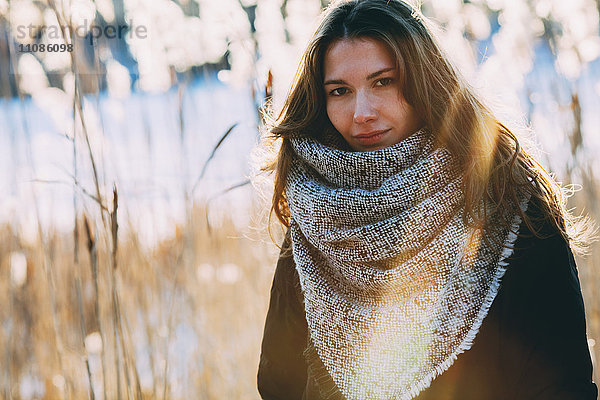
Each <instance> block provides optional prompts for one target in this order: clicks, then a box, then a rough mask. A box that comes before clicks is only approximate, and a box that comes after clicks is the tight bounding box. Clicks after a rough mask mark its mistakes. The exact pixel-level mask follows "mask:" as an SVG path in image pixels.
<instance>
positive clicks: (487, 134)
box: [267, 0, 586, 251]
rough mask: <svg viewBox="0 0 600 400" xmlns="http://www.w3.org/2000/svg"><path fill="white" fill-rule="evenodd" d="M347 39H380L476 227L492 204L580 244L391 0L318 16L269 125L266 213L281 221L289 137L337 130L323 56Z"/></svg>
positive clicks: (408, 13)
mask: <svg viewBox="0 0 600 400" xmlns="http://www.w3.org/2000/svg"><path fill="white" fill-rule="evenodd" d="M354 38H371V39H375V40H379V41H381V42H383V43H384V44H385V45H386V46H387V47H388V49H389V50H390V51H391V53H392V54H393V56H394V57H395V59H396V64H397V65H396V66H397V68H398V70H399V73H400V77H401V81H402V82H401V83H402V88H403V95H404V98H405V99H406V100H407V102H408V103H409V104H410V105H411V106H412V107H413V108H414V110H415V111H416V112H417V113H418V115H420V117H421V118H422V120H423V121H424V122H425V125H426V126H427V127H428V128H429V129H430V130H431V132H433V133H434V135H435V141H436V144H437V145H438V146H444V147H446V148H447V149H448V150H449V151H450V152H451V153H452V154H453V155H454V156H455V157H456V158H457V160H458V161H459V163H460V165H461V167H462V170H463V171H464V181H463V182H464V183H463V190H464V196H465V200H464V201H465V210H466V212H465V218H467V219H468V220H471V221H474V223H475V224H477V225H478V226H484V225H485V223H486V221H487V220H488V218H489V215H486V211H485V210H488V209H489V208H488V206H489V205H492V206H493V207H492V209H493V210H495V213H497V214H498V216H499V217H500V220H501V221H504V222H503V223H506V226H507V227H510V225H511V224H512V216H513V215H515V214H519V215H520V216H521V218H522V219H523V221H524V222H525V223H526V224H527V226H528V227H529V229H530V230H531V231H532V232H533V233H534V234H535V235H537V236H540V235H541V232H540V227H541V226H542V222H543V221H544V220H546V221H550V223H551V224H552V225H553V226H554V228H556V230H558V231H559V232H560V233H561V235H562V236H563V237H564V238H565V239H566V240H568V241H569V242H571V246H572V247H573V248H574V250H580V251H583V249H584V246H585V235H586V233H585V229H583V228H581V223H583V222H584V221H583V220H581V219H577V218H574V217H573V216H572V215H571V214H570V213H569V212H568V211H567V209H566V198H565V195H564V190H563V188H562V187H561V186H560V185H559V184H558V183H557V182H556V180H555V179H554V178H553V177H552V176H551V175H550V174H549V173H548V172H547V171H545V170H544V168H543V167H542V166H541V165H540V164H539V163H538V162H537V161H536V160H535V159H534V158H533V157H531V156H530V155H529V154H528V153H527V152H526V151H524V150H523V149H522V148H521V146H520V144H519V141H518V140H517V137H516V136H515V135H514V134H513V132H511V130H510V129H508V128H507V127H506V126H505V125H504V124H502V123H501V122H499V121H498V119H497V118H496V117H495V116H494V115H493V113H492V112H491V111H490V109H489V108H488V107H486V106H485V105H484V104H483V103H482V102H481V101H480V100H479V99H478V97H477V96H476V94H475V93H474V91H473V89H472V88H471V87H470V86H469V85H468V84H467V82H466V81H465V79H464V78H463V77H461V76H460V74H459V73H458V72H457V71H456V69H455V68H454V67H453V66H452V64H451V63H450V62H449V60H448V58H447V57H446V56H445V55H444V53H443V52H442V50H441V49H440V47H439V46H438V44H437V43H436V41H435V39H434V37H433V34H432V33H431V30H430V29H428V27H427V22H426V20H425V18H424V17H423V16H422V15H421V14H420V13H419V12H418V11H417V10H415V9H413V8H412V7H411V6H409V5H408V4H406V3H404V2H403V1H400V0H343V1H340V2H337V3H336V4H334V5H332V6H330V7H329V8H328V9H327V10H326V12H325V13H324V14H323V19H322V21H321V23H320V25H319V27H318V29H317V31H316V33H315V35H314V36H313V38H312V40H311V41H310V43H309V44H308V47H307V49H306V51H305V52H304V55H303V57H302V61H301V63H300V66H299V69H298V71H297V73H296V78H295V81H294V84H293V87H292V90H291V92H290V94H289V95H288V97H287V99H286V101H285V104H284V106H283V109H282V111H281V113H280V114H279V116H278V118H277V119H276V121H275V123H274V124H273V125H272V126H271V127H270V129H269V132H270V134H271V135H270V138H271V139H275V140H279V139H281V147H280V149H279V153H278V156H277V159H276V161H275V162H274V163H273V164H271V165H270V166H269V167H268V168H267V169H270V170H275V172H276V174H275V189H274V193H273V201H272V208H271V214H272V213H274V214H275V215H276V216H277V218H278V219H279V221H280V222H281V223H282V224H284V225H285V226H288V227H289V223H290V211H289V208H288V205H287V201H286V193H285V187H286V181H287V176H288V171H289V168H290V162H291V159H292V157H293V151H292V149H291V146H290V143H289V138H291V137H295V136H312V137H316V138H317V139H319V138H323V137H324V136H326V135H332V134H333V135H335V134H339V133H337V132H336V131H335V129H334V128H333V126H332V124H331V122H330V121H329V118H328V117H327V112H326V105H325V93H324V89H323V59H324V56H325V52H326V51H327V49H328V47H329V46H330V45H331V44H332V43H333V42H334V41H336V40H340V39H354ZM526 195H529V196H530V197H531V201H534V202H536V203H537V204H538V205H539V207H540V208H541V211H542V215H543V218H540V219H539V220H536V221H533V220H532V218H531V217H530V216H528V215H526V214H525V213H524V212H523V211H522V210H521V208H520V206H519V200H518V199H521V198H523V196H526ZM482 204H483V206H482Z"/></svg>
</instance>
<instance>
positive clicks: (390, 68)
mask: <svg viewBox="0 0 600 400" xmlns="http://www.w3.org/2000/svg"><path fill="white" fill-rule="evenodd" d="M393 69H394V67H389V68H384V69H380V70H379V71H377V72H373V73H372V74H369V75H367V80H368V81H370V80H371V79H373V78H376V77H377V76H379V75H381V74H383V73H386V72H388V71H392V70H393Z"/></svg>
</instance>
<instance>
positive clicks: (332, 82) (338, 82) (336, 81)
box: [323, 67, 394, 86]
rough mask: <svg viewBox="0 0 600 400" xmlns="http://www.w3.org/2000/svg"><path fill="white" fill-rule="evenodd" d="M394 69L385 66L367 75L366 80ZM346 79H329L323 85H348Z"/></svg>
mask: <svg viewBox="0 0 600 400" xmlns="http://www.w3.org/2000/svg"><path fill="white" fill-rule="evenodd" d="M393 69H394V67H388V68H383V69H380V70H379V71H376V72H373V73H371V74H369V75H367V78H366V80H368V81H370V80H371V79H373V78H376V77H378V76H379V75H381V74H384V73H386V72H389V71H392V70H393ZM346 84H347V83H346V81H345V80H343V79H328V80H326V81H325V82H323V86H327V85H346Z"/></svg>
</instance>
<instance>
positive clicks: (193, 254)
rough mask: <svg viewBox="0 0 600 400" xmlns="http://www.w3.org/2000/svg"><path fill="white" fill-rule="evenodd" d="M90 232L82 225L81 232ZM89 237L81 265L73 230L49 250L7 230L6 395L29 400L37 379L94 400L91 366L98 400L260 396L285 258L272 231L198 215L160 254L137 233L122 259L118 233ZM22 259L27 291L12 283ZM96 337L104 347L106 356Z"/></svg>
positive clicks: (52, 390) (0, 243)
mask: <svg viewBox="0 0 600 400" xmlns="http://www.w3.org/2000/svg"><path fill="white" fill-rule="evenodd" d="M84 225H85V223H84V221H83V220H80V221H79V223H78V226H79V227H80V230H81V231H84V230H85V228H84ZM89 231H90V237H89V238H88V237H85V236H87V235H79V243H78V245H79V247H80V249H89V250H90V251H86V252H81V251H80V254H79V261H78V263H76V262H75V261H74V257H73V254H74V249H75V246H74V241H73V236H72V235H64V234H59V233H56V232H49V233H47V234H46V235H45V242H46V243H45V245H42V244H41V243H23V242H22V240H21V239H20V237H19V234H18V233H17V232H15V231H14V230H13V229H12V228H11V227H10V226H3V227H2V228H1V229H0V259H1V260H2V268H1V269H0V271H3V274H4V276H3V277H2V279H0V302H1V304H6V305H8V307H2V308H1V309H0V320H1V321H3V326H2V327H3V329H2V331H1V332H0V348H2V349H4V351H3V353H4V354H2V358H3V361H2V362H1V363H0V365H2V366H3V367H2V368H0V382H2V385H1V387H4V388H5V391H4V393H2V395H0V397H4V398H7V399H8V398H13V399H19V398H21V392H24V393H25V392H27V390H26V389H27V388H25V390H21V387H22V386H23V387H24V385H25V383H24V382H26V381H28V380H29V381H31V378H32V377H33V378H35V380H39V384H41V385H42V386H43V387H44V389H43V391H42V390H40V391H38V393H39V394H40V395H41V394H42V392H43V393H44V395H43V398H45V399H59V398H60V399H63V398H67V399H83V398H90V397H91V392H90V391H89V387H90V378H89V377H88V374H87V367H86V362H88V360H89V368H90V376H91V382H92V385H93V389H94V390H93V393H94V394H95V398H105V396H104V393H105V392H106V398H110V399H116V398H135V399H137V398H157V399H162V398H171V399H177V398H179V399H184V398H185V399H189V398H195V399H223V398H231V399H253V398H258V394H257V391H256V384H255V375H256V368H257V365H258V356H259V348H260V340H261V334H262V326H263V323H264V317H265V315H266V307H267V302H268V293H269V287H270V280H271V275H272V272H273V269H274V266H275V258H276V255H277V248H276V247H275V246H274V245H273V244H272V243H271V242H269V240H268V239H265V237H264V236H265V235H264V234H263V235H259V234H255V235H254V234H253V235H254V236H255V237H253V238H252V237H249V236H247V235H245V234H243V233H242V232H239V231H238V230H237V229H236V228H235V226H234V224H233V223H232V222H231V221H226V220H225V221H222V225H221V226H220V227H212V228H211V229H209V226H208V225H207V222H206V219H205V212H204V210H203V209H201V208H196V209H195V211H194V212H193V213H192V216H191V217H190V219H189V222H188V223H187V224H186V225H184V226H180V227H178V229H177V234H176V236H175V237H172V238H170V239H168V240H166V241H164V242H162V243H160V244H159V245H158V246H157V247H156V248H155V249H152V250H148V249H145V248H144V247H143V246H142V245H141V244H140V242H139V240H138V239H137V238H136V235H135V234H129V235H128V236H127V237H122V238H121V239H120V241H119V247H118V253H117V254H116V260H115V262H116V264H113V262H112V261H111V252H112V246H111V245H110V244H111V242H110V240H106V239H110V235H106V233H107V232H102V231H101V230H100V229H98V230H97V231H96V232H93V229H92V228H90V230H89ZM103 236H104V237H103ZM243 236H244V237H243ZM44 249H46V252H45V251H44ZM19 253H22V254H23V255H25V257H26V260H27V278H26V281H24V282H23V284H22V285H21V286H18V285H15V284H11V282H14V279H13V280H12V281H11V277H10V271H11V266H10V263H11V261H10V255H11V254H12V255H13V257H16V256H14V255H15V254H19ZM45 259H46V260H47V262H48V263H49V268H50V269H51V271H52V274H53V277H54V281H55V286H54V288H52V287H51V285H49V284H48V280H47V279H46V275H45V274H44V272H43V264H44V262H45ZM13 263H14V261H13ZM94 264H96V266H97V276H96V277H95V276H94V275H95V273H94V268H93V266H94ZM115 265H116V268H115ZM113 277H114V279H113ZM79 282H80V283H79ZM79 284H80V285H81V289H80V290H81V300H80V302H81V307H80V306H79V301H78V297H79V295H78V285H79ZM96 285H97V286H96ZM52 296H54V298H55V300H56V321H57V322H58V324H57V326H56V327H54V324H53V317H52V315H53V311H52V307H51V302H50V301H49V299H50V298H51V297H52ZM82 333H83V334H84V336H85V338H87V341H86V345H87V349H86V347H84V344H83V340H82ZM98 334H101V336H98ZM59 338H60V340H58V339H59ZM94 338H96V339H98V338H101V339H102V341H103V342H104V343H103V350H102V351H100V352H98V348H95V346H97V345H94V343H93V341H94V340H93V339H94ZM58 341H60V342H61V343H62V344H61V347H62V350H61V351H59V349H58V348H57V345H56V343H57V342H58ZM103 359H104V360H105V361H104V362H105V367H104V368H103V367H102V360H103ZM103 371H105V372H103ZM104 374H106V376H105V379H103V375H104ZM63 382H64V385H63ZM34 386H35V385H34ZM35 397H37V396H35Z"/></svg>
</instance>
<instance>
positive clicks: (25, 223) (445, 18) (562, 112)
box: [0, 0, 600, 399]
mask: <svg viewBox="0 0 600 400" xmlns="http://www.w3.org/2000/svg"><path fill="white" fill-rule="evenodd" d="M328 3H329V1H327V0H219V1H217V0H179V1H173V0H152V1H150V0H95V1H94V0H70V1H61V0H35V1H31V0H10V1H9V0H0V304H2V306H1V307H0V398H3V399H83V398H92V399H118V398H136V399H142V398H144V399H154V398H160V399H166V398H171V399H191V398H194V399H224V398H227V399H257V398H259V396H258V393H257V390H256V384H255V376H256V370H257V365H258V356H259V352H260V341H261V336H262V328H263V323H264V318H265V315H266V309H267V305H268V295H269V288H270V284H271V279H272V274H273V271H274V268H275V263H276V259H277V254H278V249H277V246H276V245H275V244H274V242H275V243H279V242H280V240H281V230H280V229H279V228H278V227H277V226H276V225H275V224H273V240H274V242H273V241H272V238H271V237H270V236H269V234H268V232H267V226H268V220H267V214H268V207H269V204H268V201H269V197H270V193H269V177H268V176H262V175H259V177H256V174H255V171H256V170H257V165H259V164H257V162H256V158H257V154H258V153H257V152H256V151H255V150H253V149H255V146H256V144H257V143H258V142H259V138H260V132H261V129H262V128H263V127H264V123H263V119H262V117H261V111H262V110H264V109H265V102H266V101H267V100H269V101H270V102H272V107H273V109H274V110H275V112H276V111H277V110H279V109H280V107H281V105H282V102H283V100H284V98H285V95H286V93H287V91H288V89H289V87H290V84H291V81H292V78H293V75H294V73H295V70H296V66H297V63H298V61H299V59H300V55H301V52H302V50H303V48H304V46H305V45H306V43H307V41H308V40H309V39H310V37H311V35H312V32H313V31H314V29H315V28H316V24H317V19H318V15H319V13H320V11H321V9H322V8H324V7H326V6H327V4H328ZM417 6H418V7H420V8H421V10H422V11H423V13H424V14H425V15H426V16H428V17H430V18H431V19H432V21H433V22H434V23H435V25H436V26H438V27H439V31H438V32H437V34H438V36H439V39H440V41H441V43H442V45H443V46H444V47H445V49H446V50H447V52H448V54H450V55H451V57H452V58H453V59H454V61H455V62H456V63H457V64H458V65H459V66H460V69H461V71H462V73H463V74H464V75H465V76H466V77H467V78H469V79H470V81H471V83H472V84H473V86H475V87H476V88H478V90H480V92H481V93H482V94H483V95H484V96H485V98H486V99H487V101H488V102H489V104H490V105H491V106H492V108H493V109H494V110H496V112H497V113H498V114H499V115H500V116H501V117H502V119H503V120H506V121H507V123H508V125H509V126H511V127H514V128H515V129H517V130H518V131H519V132H522V133H521V134H522V135H523V136H522V137H523V138H524V139H527V141H529V142H530V143H533V144H534V147H538V148H539V149H540V151H538V152H537V153H536V154H537V157H538V159H539V160H540V161H541V162H542V163H543V164H544V165H545V166H546V167H548V168H549V169H550V170H551V171H552V172H553V173H554V174H555V175H556V177H557V178H558V180H559V181H561V182H563V183H564V184H566V185H571V186H570V187H572V188H573V189H574V192H575V193H574V195H573V196H572V197H571V198H570V206H571V207H573V208H575V210H576V213H581V212H585V213H587V214H588V215H589V216H590V217H591V218H592V219H593V220H596V221H597V220H598V215H599V213H600V210H599V209H598V190H599V187H600V182H599V180H598V179H599V178H598V175H599V172H600V170H599V168H600V165H599V164H600V159H599V158H598V157H597V155H598V154H600V152H599V150H600V132H599V130H600V58H599V56H600V37H599V24H598V21H599V17H600V1H599V0H571V1H568V2H567V1H562V0H527V1H525V0H487V1H486V0H472V1H467V0H463V1H460V0H429V1H424V2H421V3H419V4H418V5H417ZM526 128H532V129H533V132H535V133H533V134H532V133H528V132H529V130H528V129H526ZM261 177H262V179H259V178H261ZM251 181H252V183H250V182H251ZM578 267H579V275H580V279H581V283H582V287H583V293H584V299H585V303H586V312H587V317H588V337H589V341H588V344H589V347H590V350H591V352H592V354H593V357H594V362H595V363H596V364H595V365H596V371H595V374H596V376H595V380H596V382H598V381H600V371H598V369H600V367H598V361H599V360H600V343H597V341H599V340H600V269H599V268H600V248H599V245H598V244H595V245H594V246H593V247H592V249H591V251H590V254H589V255H588V256H587V257H585V258H580V259H578Z"/></svg>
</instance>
